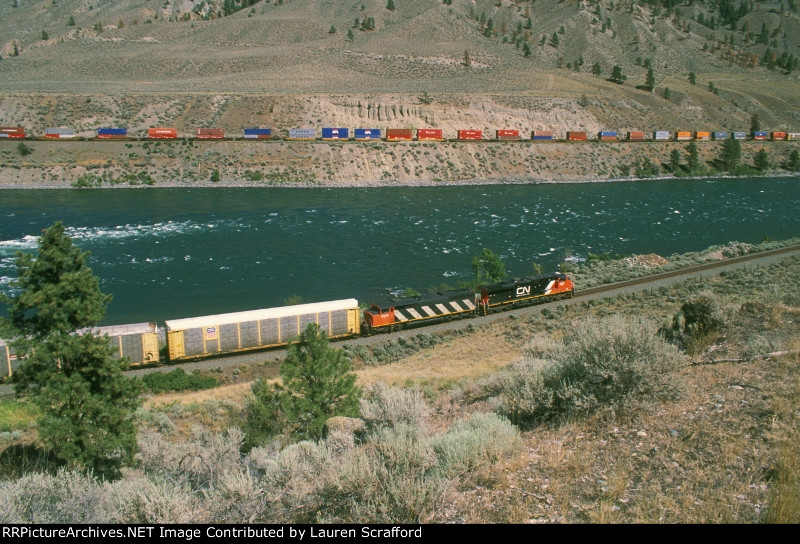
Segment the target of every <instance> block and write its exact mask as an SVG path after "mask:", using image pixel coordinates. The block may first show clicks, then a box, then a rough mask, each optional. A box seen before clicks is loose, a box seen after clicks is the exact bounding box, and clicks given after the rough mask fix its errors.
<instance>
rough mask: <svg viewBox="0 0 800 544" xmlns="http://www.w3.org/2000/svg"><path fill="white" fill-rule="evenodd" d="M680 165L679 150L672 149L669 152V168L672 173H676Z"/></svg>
mask: <svg viewBox="0 0 800 544" xmlns="http://www.w3.org/2000/svg"><path fill="white" fill-rule="evenodd" d="M680 167H681V152H680V151H678V150H677V149H673V150H672V152H671V153H670V154H669V169H670V171H671V172H672V173H673V174H677V173H678V171H679V170H680Z"/></svg>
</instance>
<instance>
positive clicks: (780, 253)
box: [0, 245, 800, 397]
mask: <svg viewBox="0 0 800 544" xmlns="http://www.w3.org/2000/svg"><path fill="white" fill-rule="evenodd" d="M793 256H800V245H795V246H788V247H784V248H779V249H773V250H769V251H762V252H760V253H753V254H748V255H742V256H739V257H732V258H729V259H725V260H724V261H713V262H708V263H703V264H699V265H694V266H690V267H686V268H680V269H677V270H670V271H668V272H660V273H656V274H649V275H646V276H642V277H639V278H634V279H631V280H625V281H621V282H617V283H611V284H605V285H598V286H596V287H590V288H588V289H580V290H576V291H575V296H574V297H573V298H569V299H562V300H557V301H553V302H548V303H546V304H539V305H532V306H524V307H519V308H514V309H510V310H508V311H503V312H498V313H494V314H489V315H486V316H478V317H474V318H462V319H458V320H455V321H444V322H440V323H436V324H433V325H427V326H419V327H414V328H409V329H406V330H403V331H398V332H395V333H391V334H376V335H374V336H368V337H358V338H352V339H348V340H345V341H342V342H340V343H337V344H339V345H354V346H355V345H364V346H373V345H378V344H382V343H385V342H387V341H389V340H395V339H397V338H407V337H411V336H415V335H417V334H420V333H422V332H426V333H438V332H444V331H452V330H459V329H462V328H465V327H467V326H469V325H472V326H473V327H481V326H484V325H488V324H490V323H494V322H496V321H499V320H501V319H507V318H508V317H509V316H510V315H512V314H513V315H515V316H517V317H526V316H530V315H532V314H534V313H537V312H540V311H541V309H542V308H543V307H544V308H553V307H558V306H561V305H572V304H579V303H581V302H583V301H585V300H592V299H599V298H606V297H611V296H615V295H618V294H622V293H628V292H635V291H642V290H645V289H653V288H656V287H661V286H669V285H672V284H675V283H679V282H681V281H686V280H688V279H692V278H696V277H703V276H713V275H716V274H719V273H720V272H723V271H726V270H734V269H737V268H741V267H747V266H755V267H758V266H767V265H770V264H773V263H775V262H778V261H781V260H783V259H785V258H788V257H793ZM285 356H286V348H276V349H271V350H266V351H255V352H249V353H239V354H234V355H223V356H219V357H214V358H208V359H203V360H200V361H196V362H185V363H180V364H176V365H162V366H158V367H150V368H135V369H132V370H129V371H128V374H129V375H135V376H143V375H145V374H148V373H150V372H170V371H172V370H174V369H175V368H183V369H185V370H187V371H191V370H213V369H217V368H220V367H228V366H239V365H244V364H262V363H267V364H270V365H274V372H275V375H276V376H277V374H278V368H279V366H280V362H281V361H282V360H283V359H284V358H285ZM12 395H13V389H12V387H11V386H10V385H7V384H2V385H0V397H9V396H12Z"/></svg>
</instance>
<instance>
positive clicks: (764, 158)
mask: <svg viewBox="0 0 800 544" xmlns="http://www.w3.org/2000/svg"><path fill="white" fill-rule="evenodd" d="M753 166H755V167H756V170H758V171H759V172H763V171H764V170H769V167H770V163H769V154H767V150H766V149H763V148H762V149H759V150H758V152H757V153H756V154H755V156H754V157H753Z"/></svg>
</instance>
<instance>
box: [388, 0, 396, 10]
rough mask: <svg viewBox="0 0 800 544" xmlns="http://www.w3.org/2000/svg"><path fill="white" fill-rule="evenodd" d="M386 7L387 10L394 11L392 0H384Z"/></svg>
mask: <svg viewBox="0 0 800 544" xmlns="http://www.w3.org/2000/svg"><path fill="white" fill-rule="evenodd" d="M386 9H388V10H389V11H394V10H396V9H397V8H396V7H395V5H394V0H389V1H388V2H386Z"/></svg>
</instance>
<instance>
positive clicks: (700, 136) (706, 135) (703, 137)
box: [694, 132, 711, 142]
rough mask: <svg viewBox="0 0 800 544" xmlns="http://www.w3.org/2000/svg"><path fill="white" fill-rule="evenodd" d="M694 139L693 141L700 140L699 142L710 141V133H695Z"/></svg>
mask: <svg viewBox="0 0 800 544" xmlns="http://www.w3.org/2000/svg"><path fill="white" fill-rule="evenodd" d="M694 139H695V140H701V141H703V142H705V141H706V140H710V139H711V133H710V132H695V136H694Z"/></svg>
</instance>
